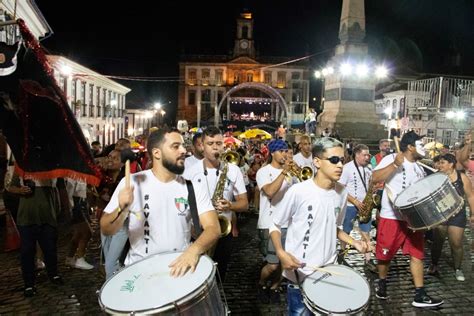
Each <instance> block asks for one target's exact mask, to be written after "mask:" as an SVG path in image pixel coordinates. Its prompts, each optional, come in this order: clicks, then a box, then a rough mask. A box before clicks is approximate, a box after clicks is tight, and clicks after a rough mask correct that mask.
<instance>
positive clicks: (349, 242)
mask: <svg viewBox="0 0 474 316" xmlns="http://www.w3.org/2000/svg"><path fill="white" fill-rule="evenodd" d="M347 243H348V244H349V246H352V245H353V244H354V239H353V238H351V239H349V241H348V242H347Z"/></svg>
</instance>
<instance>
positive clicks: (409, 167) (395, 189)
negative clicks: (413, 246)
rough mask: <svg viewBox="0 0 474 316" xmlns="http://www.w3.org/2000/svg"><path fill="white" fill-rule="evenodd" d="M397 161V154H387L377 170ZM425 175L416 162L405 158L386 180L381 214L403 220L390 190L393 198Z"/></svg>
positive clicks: (384, 216)
mask: <svg viewBox="0 0 474 316" xmlns="http://www.w3.org/2000/svg"><path fill="white" fill-rule="evenodd" d="M394 161H395V154H391V155H388V156H385V157H384V158H383V159H382V161H380V163H379V164H378V165H377V167H375V169H374V171H375V170H380V169H383V168H385V167H387V166H388V165H391V164H393V162H394ZM424 177H425V172H424V170H423V168H421V167H420V166H419V165H418V164H417V163H416V162H410V161H408V160H407V159H406V158H405V161H404V162H403V164H402V165H401V166H400V167H399V168H398V169H397V170H396V171H394V172H393V173H392V175H391V176H390V178H388V179H387V180H386V181H385V188H384V190H383V196H382V209H381V210H380V216H381V217H383V218H389V219H396V220H399V221H401V220H403V219H402V217H401V216H400V214H399V212H398V211H397V210H395V209H394V208H393V205H392V203H391V202H390V199H389V197H388V191H391V193H392V195H393V200H395V198H396V197H397V195H399V194H400V193H401V192H402V191H403V190H405V189H406V188H408V187H409V186H410V185H411V184H413V183H415V182H416V181H418V180H420V179H422V178H424Z"/></svg>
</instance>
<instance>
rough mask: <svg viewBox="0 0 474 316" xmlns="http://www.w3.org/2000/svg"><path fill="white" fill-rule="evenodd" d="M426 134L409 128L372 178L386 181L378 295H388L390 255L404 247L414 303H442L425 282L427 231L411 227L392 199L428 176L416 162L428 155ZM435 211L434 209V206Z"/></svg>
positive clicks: (378, 249) (379, 238) (379, 236)
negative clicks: (424, 145) (407, 258)
mask: <svg viewBox="0 0 474 316" xmlns="http://www.w3.org/2000/svg"><path fill="white" fill-rule="evenodd" d="M422 138H423V137H422V136H419V135H417V134H416V133H415V132H413V131H410V132H408V133H406V134H405V135H403V137H402V139H401V141H400V150H401V152H400V153H398V154H396V155H395V154H391V155H388V156H386V157H385V158H383V159H382V161H381V162H380V164H379V165H378V166H377V167H376V168H375V170H374V173H373V175H372V180H373V181H375V182H381V181H384V182H385V190H384V192H383V196H382V209H381V211H380V217H381V218H380V223H379V224H378V227H377V229H378V234H377V246H376V257H377V261H378V264H377V268H378V272H379V280H378V287H377V292H376V293H375V296H377V297H378V298H379V299H383V300H385V299H387V298H388V295H387V275H388V269H389V264H390V261H391V259H392V258H393V257H394V256H395V254H396V253H397V251H398V250H399V249H400V248H402V250H403V254H404V255H406V254H408V255H410V270H411V274H412V277H413V283H414V285H415V298H414V300H413V302H412V305H413V306H415V307H435V306H439V305H441V304H443V301H442V300H440V299H436V298H432V297H430V296H429V295H428V294H427V293H426V292H425V289H424V286H423V255H424V254H423V250H424V248H423V243H424V232H423V231H412V230H410V229H409V228H408V226H407V223H406V222H405V221H403V220H402V218H401V217H400V215H399V213H398V212H397V211H395V210H394V209H393V205H392V202H391V199H394V198H395V197H396V196H397V195H398V194H399V193H400V192H402V191H403V190H404V189H406V188H407V187H408V186H410V185H411V184H413V183H415V182H416V181H418V180H420V179H422V178H423V177H424V176H425V173H424V171H423V169H422V168H421V167H420V166H419V165H418V164H417V163H416V161H417V160H419V159H421V158H423V157H424V156H425V151H424V148H423V142H422V141H421V139H422ZM433 211H434V210H433Z"/></svg>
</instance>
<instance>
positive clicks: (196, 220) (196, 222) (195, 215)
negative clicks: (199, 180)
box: [186, 180, 202, 236]
mask: <svg viewBox="0 0 474 316" xmlns="http://www.w3.org/2000/svg"><path fill="white" fill-rule="evenodd" d="M186 186H187V187H188V202H189V207H190V209H191V218H192V219H193V225H194V231H195V232H196V235H197V236H199V235H201V233H202V228H201V224H200V223H199V215H198V211H197V205H196V195H195V194H194V188H193V184H192V182H191V181H189V180H186Z"/></svg>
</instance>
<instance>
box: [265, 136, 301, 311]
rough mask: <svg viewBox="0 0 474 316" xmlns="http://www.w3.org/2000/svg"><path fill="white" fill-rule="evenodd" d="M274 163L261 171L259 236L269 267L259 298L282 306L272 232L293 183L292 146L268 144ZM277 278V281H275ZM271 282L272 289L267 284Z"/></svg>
mask: <svg viewBox="0 0 474 316" xmlns="http://www.w3.org/2000/svg"><path fill="white" fill-rule="evenodd" d="M268 148H269V150H270V155H271V156H270V157H271V158H270V162H269V163H268V164H267V165H266V166H264V167H262V168H261V169H260V170H258V172H257V184H258V188H259V190H260V212H259V216H258V223H257V229H258V235H259V239H260V251H261V253H262V255H263V256H264V258H265V265H264V266H263V268H262V270H261V272H260V280H259V282H258V296H259V299H260V301H261V302H262V303H268V302H270V301H271V302H272V303H279V302H280V292H279V290H278V288H279V286H280V282H281V269H280V261H279V260H278V257H277V256H276V253H275V247H274V246H273V243H272V242H271V240H270V234H269V229H270V226H271V224H272V216H273V213H274V212H275V210H276V207H277V205H278V203H279V202H280V201H281V199H282V198H283V196H284V195H285V192H286V191H287V190H288V188H289V187H290V186H291V185H292V184H293V182H294V181H293V177H292V176H291V175H290V174H289V170H290V163H291V162H292V161H291V160H289V159H288V156H287V152H288V145H287V144H286V143H285V142H284V141H283V140H281V139H277V140H273V141H271V142H270V143H269V144H268ZM286 228H287V226H286V225H284V227H282V237H281V238H282V242H283V243H284V240H285V237H286ZM272 277H273V278H272ZM270 279H271V280H270ZM269 280H270V283H271V284H270V287H268V284H267V282H268V281H269Z"/></svg>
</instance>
